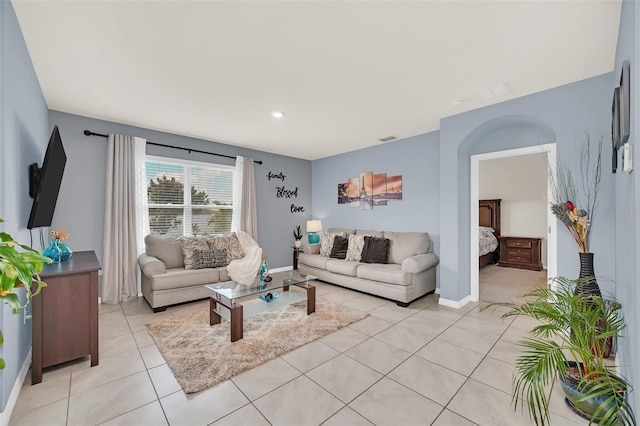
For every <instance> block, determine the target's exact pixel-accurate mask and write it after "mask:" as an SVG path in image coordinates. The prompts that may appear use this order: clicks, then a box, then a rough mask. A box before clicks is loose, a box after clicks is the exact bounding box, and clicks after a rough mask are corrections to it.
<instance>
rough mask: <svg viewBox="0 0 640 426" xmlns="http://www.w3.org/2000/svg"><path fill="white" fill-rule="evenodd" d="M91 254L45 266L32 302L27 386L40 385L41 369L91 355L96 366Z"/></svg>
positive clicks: (95, 292)
mask: <svg viewBox="0 0 640 426" xmlns="http://www.w3.org/2000/svg"><path fill="white" fill-rule="evenodd" d="M100 269H101V268H100V263H98V259H97V258H96V254H95V253H94V252H92V251H80V252H75V253H73V256H72V257H71V259H69V260H66V261H64V262H61V263H54V264H50V265H45V266H44V268H43V269H42V272H41V273H40V278H42V280H43V281H44V282H46V283H47V286H46V287H45V288H43V289H42V292H41V293H40V294H39V295H38V296H35V297H34V298H33V302H32V303H33V335H32V339H33V353H32V363H31V384H36V383H40V382H41V381H42V369H43V368H46V367H50V366H52V365H56V364H60V363H63V362H67V361H71V360H73V359H76V358H80V357H83V356H85V355H91V366H92V367H93V366H94V365H98V271H99V270H100Z"/></svg>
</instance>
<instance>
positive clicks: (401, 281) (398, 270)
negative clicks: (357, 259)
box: [356, 263, 412, 285]
mask: <svg viewBox="0 0 640 426" xmlns="http://www.w3.org/2000/svg"><path fill="white" fill-rule="evenodd" d="M356 276H357V277H358V278H362V279H365V280H370V281H377V282H382V283H387V284H397V285H410V284H411V277H412V275H411V274H408V273H405V272H402V266H400V265H396V264H394V263H390V264H388V265H384V264H380V263H367V264H360V266H358V270H357V273H356Z"/></svg>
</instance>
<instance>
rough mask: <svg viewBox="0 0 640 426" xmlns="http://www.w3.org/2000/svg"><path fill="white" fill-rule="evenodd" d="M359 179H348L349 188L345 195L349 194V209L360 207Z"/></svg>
mask: <svg viewBox="0 0 640 426" xmlns="http://www.w3.org/2000/svg"><path fill="white" fill-rule="evenodd" d="M359 181H360V179H359V178H357V177H353V178H350V179H349V187H348V188H347V193H348V194H349V200H348V201H349V207H360V182H359Z"/></svg>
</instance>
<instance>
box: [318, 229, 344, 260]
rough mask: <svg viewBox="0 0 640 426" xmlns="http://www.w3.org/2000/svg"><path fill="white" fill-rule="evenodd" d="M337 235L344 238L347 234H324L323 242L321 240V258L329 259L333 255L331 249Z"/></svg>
mask: <svg viewBox="0 0 640 426" xmlns="http://www.w3.org/2000/svg"><path fill="white" fill-rule="evenodd" d="M336 235H340V236H341V237H344V236H346V235H347V234H345V233H344V232H341V233H333V232H325V233H324V234H322V240H320V256H325V257H329V255H330V254H331V249H332V248H333V240H334V239H335V237H336Z"/></svg>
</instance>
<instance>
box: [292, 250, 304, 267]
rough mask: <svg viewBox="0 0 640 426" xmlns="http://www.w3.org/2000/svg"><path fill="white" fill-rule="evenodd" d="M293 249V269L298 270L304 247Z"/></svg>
mask: <svg viewBox="0 0 640 426" xmlns="http://www.w3.org/2000/svg"><path fill="white" fill-rule="evenodd" d="M291 248H292V249H293V269H294V270H296V269H298V256H300V253H302V252H303V248H302V246H300V247H296V246H291Z"/></svg>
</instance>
